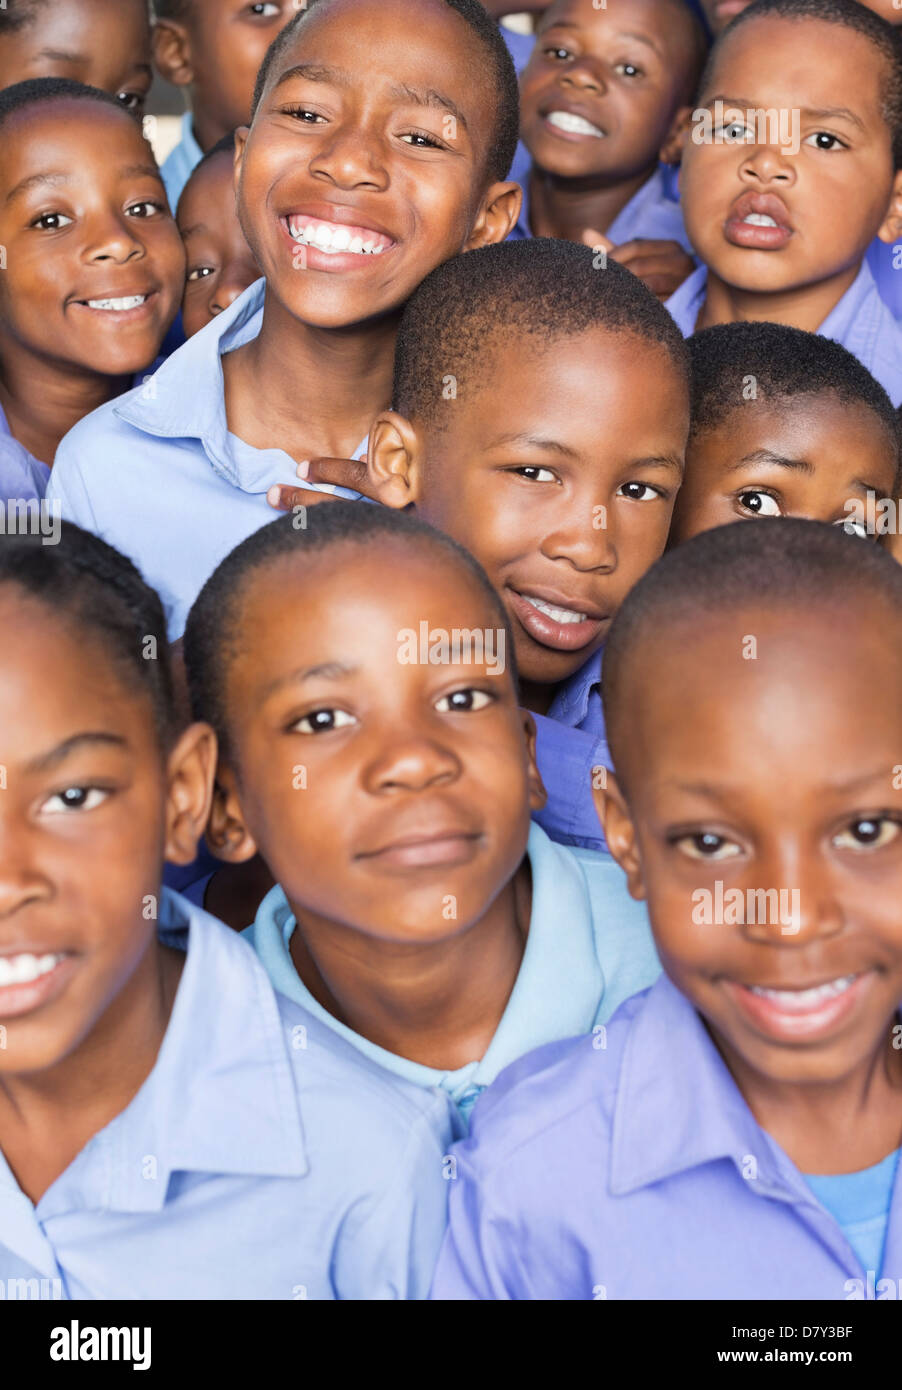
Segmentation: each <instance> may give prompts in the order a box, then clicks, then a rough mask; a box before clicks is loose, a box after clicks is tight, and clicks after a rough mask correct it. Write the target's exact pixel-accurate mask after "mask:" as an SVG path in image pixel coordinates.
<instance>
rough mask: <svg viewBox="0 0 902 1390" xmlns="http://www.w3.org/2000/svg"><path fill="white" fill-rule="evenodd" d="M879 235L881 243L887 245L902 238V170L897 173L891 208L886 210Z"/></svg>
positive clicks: (891, 196) (891, 197)
mask: <svg viewBox="0 0 902 1390" xmlns="http://www.w3.org/2000/svg"><path fill="white" fill-rule="evenodd" d="M877 235H878V236H879V238H880V240H881V241H885V242H887V243H891V242H894V241H898V240H899V239H900V238H902V169H899V170H897V171H896V177H895V178H894V180H893V191H892V194H891V195H890V200H889V207H888V208H887V210H886V217H885V218H884V219H883V226H882V227H881V228H880V231H879V232H878V233H877Z"/></svg>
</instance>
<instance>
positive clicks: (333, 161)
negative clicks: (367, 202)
mask: <svg viewBox="0 0 902 1390" xmlns="http://www.w3.org/2000/svg"><path fill="white" fill-rule="evenodd" d="M383 153H384V152H383V149H382V142H381V140H380V139H379V138H378V136H377V135H376V134H375V132H373V131H370V130H367V129H364V128H361V127H360V126H351V125H346V126H344V127H337V128H336V129H335V130H334V131H333V133H332V134H331V136H330V137H329V138H328V140H325V141H324V142H323V144H322V145H321V146H320V147H319V149H318V150H317V152H316V154H315V155H314V156H313V158H312V159H311V161H310V171H311V173H312V174H313V175H314V177H317V178H320V179H324V180H328V182H330V183H334V184H336V185H337V187H339V188H361V187H364V188H374V189H378V190H383V189H385V188H387V187H388V181H389V180H388V173H387V170H386V167H385V161H384V158H383Z"/></svg>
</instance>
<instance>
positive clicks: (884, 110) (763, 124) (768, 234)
mask: <svg viewBox="0 0 902 1390" xmlns="http://www.w3.org/2000/svg"><path fill="white" fill-rule="evenodd" d="M900 90H902V62H900V57H899V40H898V34H897V32H896V31H895V30H893V29H892V28H891V27H890V26H889V25H887V24H886V22H885V21H884V20H883V19H881V18H880V17H878V16H877V15H875V14H872V13H870V12H869V11H867V10H865V9H864V8H863V7H862V6H856V5H849V6H843V7H837V6H834V5H831V4H826V3H825V4H824V6H823V7H822V8H820V9H819V8H818V7H817V6H816V5H815V6H812V5H811V4H809V3H808V0H759V3H757V4H755V5H754V6H752V7H750V8H749V9H748V10H746V11H744V12H743V14H742V15H740V17H739V18H738V19H736V20H734V21H733V23H732V24H731V25H729V27H728V28H727V29H726V31H725V33H724V34H723V35H722V37H721V38H720V39H719V40H718V42H717V44H716V45H715V47H714V50H713V52H712V56H711V59H710V62H709V65H708V68H707V70H706V73H705V76H704V78H703V82H702V89H701V93H700V97H699V110H698V112H697V113H696V117H697V118H698V119H696V117H694V118H693V123H692V129H691V133H690V134H689V135H687V138H686V144H685V148H684V151H683V159H682V166H681V173H680V187H681V191H682V200H683V212H684V216H685V220H686V229H687V231H688V233H689V238H690V241H691V242H692V245H693V246H694V248H695V251H696V253H697V254H698V256H699V258H700V259H701V260H702V261H703V262H704V265H703V266H702V267H701V268H700V269H699V270H698V271H696V273H695V274H694V275H692V276H690V278H689V279H688V280H686V281H685V283H684V284H683V285H681V286H680V288H679V289H678V290H677V291H676V293H675V294H674V295H673V297H672V298H671V299H670V301H669V303H668V307H669V308H670V310H671V312H672V313H673V315H674V318H675V319H676V321H677V323H678V324H679V326H680V327H681V329H682V330H683V332H684V333H686V334H690V333H693V332H694V331H695V330H696V328H707V327H710V326H712V325H713V324H716V323H728V322H731V321H733V320H735V319H771V320H773V321H775V322H779V323H785V324H788V325H790V326H792V327H795V328H803V329H806V330H807V331H808V332H817V333H821V334H823V335H824V336H825V337H828V338H834V339H836V340H837V342H840V343H842V345H843V346H844V347H846V348H848V350H849V351H850V352H852V353H853V354H854V355H855V356H856V357H858V358H859V360H860V361H861V362H862V363H863V364H864V366H865V367H867V368H868V370H869V371H870V372H871V373H872V375H873V376H874V377H876V379H877V380H878V381H879V382H880V384H881V385H882V386H883V387H884V389H885V390H886V392H887V393H888V395H889V396H890V398H891V399H892V401H893V403H894V404H895V405H898V404H900V402H902V326H900V324H899V323H898V322H897V320H896V319H895V318H894V317H893V315H892V313H891V311H890V310H889V309H888V308H887V306H886V305H885V304H884V303H883V301H882V300H881V298H880V295H879V292H878V290H877V287H876V285H875V283H874V279H873V276H872V274H871V270H870V269H869V266H868V262H867V259H866V258H867V254H868V249H869V247H870V245H871V243H872V242H873V240H874V238H875V236H879V238H880V240H881V241H882V242H886V243H887V244H889V243H890V242H893V241H898V239H899V236H900V234H902V107H900V102H899V96H898V93H899V91H900ZM718 93H720V94H723V93H726V94H727V96H728V100H727V101H725V100H724V99H723V97H722V96H718ZM736 93H739V94H741V96H742V109H741V110H740V109H739V107H738V106H737V105H736V104H735V103H733V104H731V101H732V97H731V95H730V94H733V95H735V94H736ZM746 105H748V107H749V109H748V110H746V109H745V107H746ZM825 112H826V113H827V114H824V113H825ZM778 113H782V114H783V115H784V116H785V117H787V118H790V117H791V118H792V119H791V120H788V121H784V125H783V127H782V128H778V127H779V122H776V120H775V118H776V116H777V114H778ZM701 117H704V118H705V119H704V121H702V119H701Z"/></svg>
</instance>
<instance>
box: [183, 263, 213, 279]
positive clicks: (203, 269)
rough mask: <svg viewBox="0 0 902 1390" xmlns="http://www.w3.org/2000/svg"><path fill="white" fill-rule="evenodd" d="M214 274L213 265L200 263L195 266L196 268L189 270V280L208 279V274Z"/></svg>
mask: <svg viewBox="0 0 902 1390" xmlns="http://www.w3.org/2000/svg"><path fill="white" fill-rule="evenodd" d="M212 274H213V267H212V266H211V265H199V266H195V268H194V270H189V271H188V279H189V280H206V278H207V276H208V275H212Z"/></svg>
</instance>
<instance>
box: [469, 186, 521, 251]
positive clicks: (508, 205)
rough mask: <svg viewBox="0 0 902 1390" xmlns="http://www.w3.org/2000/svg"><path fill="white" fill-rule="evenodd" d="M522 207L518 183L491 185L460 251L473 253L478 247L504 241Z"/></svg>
mask: <svg viewBox="0 0 902 1390" xmlns="http://www.w3.org/2000/svg"><path fill="white" fill-rule="evenodd" d="M522 205H523V190H522V188H521V187H520V185H519V184H518V183H500V182H499V183H493V184H492V185H491V187H490V188H489V190H488V192H487V193H486V195H485V197H484V198H483V200H482V205H481V207H480V209H479V212H478V214H477V216H476V221H475V222H474V223H473V226H472V227H471V228H470V235H469V236H468V237H467V240H466V242H465V244H464V246H463V248H462V249H463V250H464V251H475V250H476V248H477V247H478V246H492V245H494V243H495V242H498V241H504V240H505V238H506V237H507V236H508V234H509V233H510V232H512V231H513V230H514V228H515V227H516V225H517V218H518V217H519V216H520V208H521V207H522Z"/></svg>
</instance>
